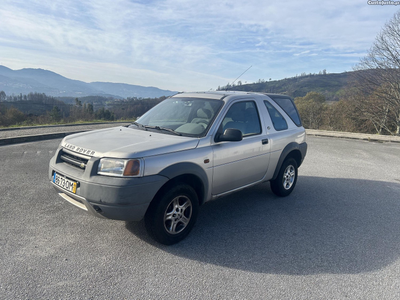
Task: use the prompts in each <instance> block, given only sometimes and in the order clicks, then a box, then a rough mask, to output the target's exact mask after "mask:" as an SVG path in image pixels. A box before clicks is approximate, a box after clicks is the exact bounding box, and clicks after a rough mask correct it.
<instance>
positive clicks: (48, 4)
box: [0, 0, 400, 91]
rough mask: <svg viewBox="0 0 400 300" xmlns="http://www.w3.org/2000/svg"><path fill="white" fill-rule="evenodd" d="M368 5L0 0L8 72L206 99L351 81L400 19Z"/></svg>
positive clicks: (1, 55) (0, 61) (0, 51)
mask: <svg viewBox="0 0 400 300" xmlns="http://www.w3.org/2000/svg"><path fill="white" fill-rule="evenodd" d="M367 2H368V1H364V0H363V1H361V0H353V1H348V0H337V1H329V2H328V1H314V0H307V1H301V0H297V1H296V0H286V1H275V0H271V1H260V0H246V1H236V0H230V1H215V0H201V1H198V0H197V1H184V0H160V1H159V0H149V1H145V0H141V1H131V0H110V1H108V0H107V1H106V0H88V1H84V0H76V1H75V0H70V1H69V0H38V1H36V0H28V1H26V0H10V1H9V0H0V4H1V5H0V65H4V66H6V67H9V68H11V69H14V70H15V69H21V68H42V69H47V70H51V71H54V72H56V73H59V74H61V75H63V76H65V77H68V78H71V79H77V80H82V81H85V82H92V81H107V82H121V83H129V84H137V85H143V86H155V87H159V88H163V89H170V90H177V91H204V90H210V89H216V88H217V87H218V86H219V85H221V86H222V85H226V84H227V83H228V82H232V81H233V80H234V79H236V78H237V77H238V76H239V75H240V74H241V73H242V72H243V71H245V70H246V69H247V68H249V67H250V66H252V67H251V68H250V69H249V70H248V72H246V73H245V74H244V75H243V76H242V77H241V78H240V79H239V80H241V81H242V82H243V83H245V82H248V83H251V82H255V81H258V80H259V79H265V80H269V78H272V80H277V79H282V78H285V77H293V76H295V75H296V74H301V73H303V72H305V73H318V72H319V71H321V70H323V69H326V70H327V71H328V73H339V72H344V71H351V70H352V67H353V66H354V65H355V64H357V62H358V61H359V59H360V58H361V57H362V56H364V55H365V54H366V52H367V51H368V49H369V48H370V47H371V45H372V43H373V41H374V39H375V37H376V35H377V34H378V33H379V31H380V30H381V28H382V26H384V24H385V23H386V22H387V21H388V20H389V19H390V18H391V17H392V16H393V14H394V13H395V12H396V11H397V10H399V9H400V5H399V6H395V5H368V3H367Z"/></svg>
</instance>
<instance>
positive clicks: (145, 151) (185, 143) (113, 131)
mask: <svg viewBox="0 0 400 300" xmlns="http://www.w3.org/2000/svg"><path fill="white" fill-rule="evenodd" d="M198 143H199V139H197V138H191V137H184V136H175V135H171V134H163V133H158V132H154V131H144V130H140V129H135V128H127V127H114V128H107V129H100V130H94V131H88V132H83V133H77V134H72V135H69V136H67V137H65V138H64V139H63V141H62V142H61V146H62V147H64V148H66V149H69V150H70V151H73V152H76V153H81V154H84V155H87V156H95V157H116V158H140V157H146V156H153V155H160V154H166V153H171V152H177V151H183V150H189V149H194V148H196V147H197V144H198Z"/></svg>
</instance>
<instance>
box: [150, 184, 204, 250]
mask: <svg viewBox="0 0 400 300" xmlns="http://www.w3.org/2000/svg"><path fill="white" fill-rule="evenodd" d="M198 206H199V200H198V197H197V194H196V192H195V191H194V190H193V188H192V187H191V186H189V185H186V184H179V185H176V186H172V187H171V188H170V189H169V190H167V191H166V193H165V194H163V195H161V196H160V197H157V198H156V199H154V201H153V202H152V203H151V204H150V207H149V209H148V211H147V213H146V215H145V225H146V229H147V232H148V233H149V234H150V236H152V237H153V238H154V239H155V240H156V241H157V242H159V243H161V244H164V245H172V244H175V243H178V242H180V241H181V240H183V239H184V238H185V237H186V236H187V235H188V234H189V232H190V231H191V230H192V228H193V226H194V224H195V222H196V219H197V213H198Z"/></svg>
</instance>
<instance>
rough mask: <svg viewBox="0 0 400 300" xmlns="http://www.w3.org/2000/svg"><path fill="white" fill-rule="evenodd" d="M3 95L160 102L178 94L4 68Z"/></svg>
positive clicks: (0, 71) (1, 70)
mask: <svg viewBox="0 0 400 300" xmlns="http://www.w3.org/2000/svg"><path fill="white" fill-rule="evenodd" d="M0 91H4V92H5V93H6V94H7V95H12V94H14V95H19V94H24V95H26V94H29V93H35V92H36V93H44V94H46V95H49V96H53V97H85V96H112V97H115V98H128V97H137V98H158V97H162V96H171V95H174V94H176V93H177V92H175V91H170V90H162V89H159V88H157V87H145V86H140V85H133V84H127V83H112V82H99V81H97V82H90V83H87V82H84V81H80V80H75V79H69V78H67V77H64V76H62V75H60V74H58V73H55V72H53V71H49V70H45V69H34V68H24V69H20V70H12V69H10V68H8V67H6V66H2V65H0Z"/></svg>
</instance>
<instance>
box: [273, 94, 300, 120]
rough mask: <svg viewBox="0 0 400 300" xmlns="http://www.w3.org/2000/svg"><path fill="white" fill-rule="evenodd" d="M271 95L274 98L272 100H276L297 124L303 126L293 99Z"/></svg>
mask: <svg viewBox="0 0 400 300" xmlns="http://www.w3.org/2000/svg"><path fill="white" fill-rule="evenodd" d="M269 97H270V98H272V100H274V101H275V102H276V103H277V104H278V105H279V106H280V107H281V108H282V109H283V110H284V111H285V113H287V114H288V116H289V117H290V118H291V119H292V121H293V122H294V123H295V124H296V125H297V126H301V120H300V116H299V113H298V111H297V109H296V106H295V105H294V103H293V100H292V99H290V98H289V97H282V96H269Z"/></svg>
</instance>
